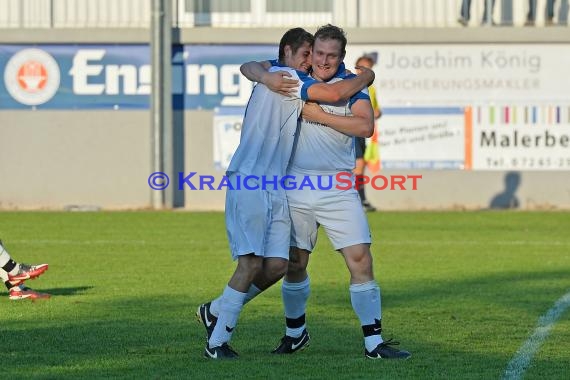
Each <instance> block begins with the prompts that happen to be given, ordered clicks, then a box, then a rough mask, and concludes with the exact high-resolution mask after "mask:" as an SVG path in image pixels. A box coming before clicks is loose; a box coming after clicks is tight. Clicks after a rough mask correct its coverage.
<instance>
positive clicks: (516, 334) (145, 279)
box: [0, 212, 570, 379]
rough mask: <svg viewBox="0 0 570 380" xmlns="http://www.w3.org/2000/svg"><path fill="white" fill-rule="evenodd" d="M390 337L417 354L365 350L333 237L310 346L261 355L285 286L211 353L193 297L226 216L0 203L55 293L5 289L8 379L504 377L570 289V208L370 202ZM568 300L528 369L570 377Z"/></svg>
mask: <svg viewBox="0 0 570 380" xmlns="http://www.w3.org/2000/svg"><path fill="white" fill-rule="evenodd" d="M369 220H370V225H371V230H372V234H373V239H374V244H373V246H372V248H373V254H374V257H375V274H376V277H377V279H378V281H379V283H380V287H381V291H382V301H383V302H382V306H383V327H384V333H383V336H384V337H385V338H390V337H394V338H395V339H396V340H399V341H400V342H401V347H403V348H405V349H407V350H409V351H411V352H412V355H413V356H412V358H411V359H410V360H408V361H404V362H400V361H384V360H377V361H371V360H365V359H364V356H363V345H362V336H361V329H360V326H359V323H358V320H357V318H356V315H355V314H354V313H353V311H352V308H351V306H350V299H349V292H348V279H349V276H348V271H347V270H346V267H345V265H344V261H343V260H342V258H341V257H340V256H339V255H338V254H337V253H335V252H334V251H333V250H332V248H331V246H330V244H329V242H328V239H327V238H326V236H325V235H324V234H321V235H320V237H319V243H318V248H317V250H316V251H315V252H314V253H313V255H312V258H311V262H310V264H309V271H310V275H311V284H312V294H311V298H310V300H309V307H308V311H307V321H308V328H309V332H310V333H311V338H312V340H311V346H310V347H309V348H307V349H306V350H305V351H302V352H300V353H298V354H295V355H291V356H286V357H282V356H274V355H271V354H269V353H268V352H269V351H270V350H271V349H272V348H274V346H275V345H276V344H277V343H278V341H279V338H280V337H281V336H282V334H283V332H284V317H283V308H282V305H281V299H280V297H281V296H280V287H279V286H275V287H273V288H271V289H269V290H268V291H267V292H266V293H264V294H263V295H261V296H260V297H258V298H257V299H256V300H254V301H253V302H252V303H251V304H249V305H247V306H246V307H245V308H244V311H243V312H242V315H241V318H240V321H239V324H238V327H237V329H236V332H235V333H234V339H233V340H232V346H233V347H234V348H235V349H236V351H238V352H239V353H240V359H239V360H238V361H235V362H211V361H207V360H206V359H203V358H202V353H203V349H204V344H205V340H204V331H203V328H202V326H201V325H200V324H198V323H197V322H196V321H195V319H194V312H195V310H196V307H197V306H198V305H199V304H200V303H202V302H205V301H208V300H210V299H212V298H213V297H215V296H217V295H218V294H219V293H220V292H221V291H222V289H223V287H224V285H225V284H226V282H227V280H228V279H229V276H230V275H231V273H232V271H233V269H234V263H233V262H232V261H231V259H230V256H229V252H228V246H227V240H226V236H225V228H224V217H223V214H221V213H186V212H130V213H129V212H125V213H118V212H117V213H115V212H113V213H106V212H103V213H32V212H22V213H12V212H3V213H0V237H2V239H3V240H4V242H5V244H6V246H7V248H8V250H9V252H10V253H11V255H12V256H13V257H14V258H15V259H16V260H21V261H24V262H31V263H40V262H48V263H49V264H50V269H49V270H48V272H47V273H46V274H44V275H43V276H42V277H40V278H39V279H37V280H34V281H28V286H31V287H33V288H34V289H37V290H40V291H45V292H49V293H51V294H52V295H53V297H52V299H50V300H47V301H37V302H31V301H29V300H24V301H9V300H8V295H7V293H6V292H2V293H0V340H1V342H2V345H3V348H4V350H3V352H4V354H3V356H4V360H3V362H2V373H3V375H4V377H6V378H26V379H28V378H52V379H77V378H82V379H89V378H139V379H158V378H160V379H166V378H183V379H188V378H191V379H199V378H204V379H206V378H208V379H215V378H219V379H225V378H256V379H257V378H259V379H279V378H282V379H293V378H303V379H322V378H330V379H341V378H342V379H344V378H346V379H369V378H385V379H396V378H397V379H408V378H409V379H425V378H434V379H500V378H501V377H502V376H503V375H504V373H505V369H506V368H507V365H508V363H509V362H510V360H511V359H512V358H513V356H514V355H515V353H516V352H517V350H518V349H519V348H520V347H521V346H522V345H523V344H524V342H525V341H526V340H527V339H528V338H529V337H530V336H531V335H532V333H533V331H534V329H535V327H536V325H537V323H538V320H539V318H540V317H541V316H542V315H544V314H545V313H546V312H547V311H548V310H549V309H550V308H552V307H553V305H554V303H555V302H556V301H557V300H558V299H560V297H562V296H563V295H565V294H567V293H568V292H569V291H570V214H569V213H562V212H561V213H540V212H534V213H525V212H469V213H444V212H422V213H411V212H409V213H408V212H406V213H388V212H386V213H384V212H381V213H373V214H369ZM569 373H570V311H569V310H566V311H565V312H564V313H563V314H562V315H561V318H560V319H559V320H558V321H557V323H556V324H555V325H554V326H553V328H552V330H551V331H550V334H549V335H548V337H547V338H546V340H544V342H543V344H542V345H541V346H540V348H539V349H538V351H537V352H536V355H535V356H534V357H533V358H532V361H531V362H530V367H529V368H528V369H526V370H525V371H524V378H525V379H567V378H568V374H569Z"/></svg>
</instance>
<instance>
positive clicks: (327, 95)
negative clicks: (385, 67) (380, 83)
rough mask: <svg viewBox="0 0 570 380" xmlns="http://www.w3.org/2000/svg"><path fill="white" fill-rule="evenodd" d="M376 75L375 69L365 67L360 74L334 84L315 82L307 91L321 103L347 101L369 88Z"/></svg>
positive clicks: (310, 96) (312, 98)
mask: <svg viewBox="0 0 570 380" xmlns="http://www.w3.org/2000/svg"><path fill="white" fill-rule="evenodd" d="M374 77H375V75H374V71H372V70H370V69H363V70H362V72H361V74H359V75H355V76H351V77H350V78H349V79H344V80H341V81H338V82H335V83H332V84H328V83H315V84H313V85H312V86H311V87H309V89H308V91H307V93H308V98H309V100H314V101H316V102H321V103H337V102H340V101H346V100H348V99H350V97H351V96H353V95H354V94H356V93H357V92H359V91H360V90H363V89H365V88H367V87H368V84H369V83H372V82H373V81H374Z"/></svg>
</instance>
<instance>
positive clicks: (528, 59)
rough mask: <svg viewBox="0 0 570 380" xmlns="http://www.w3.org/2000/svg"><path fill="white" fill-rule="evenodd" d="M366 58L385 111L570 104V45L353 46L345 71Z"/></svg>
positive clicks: (347, 55)
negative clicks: (391, 108)
mask: <svg viewBox="0 0 570 380" xmlns="http://www.w3.org/2000/svg"><path fill="white" fill-rule="evenodd" d="M365 53H366V54H373V55H376V56H377V57H378V60H377V64H376V66H375V67H374V70H375V72H376V81H375V84H376V87H377V89H378V98H379V100H380V104H383V105H384V106H401V105H413V106H418V105H429V106H432V105H446V106H465V105H472V104H474V103H475V104H485V103H486V104H489V103H492V102H517V103H521V102H523V103H528V102H560V101H562V102H569V101H570V91H569V89H570V44H461V45H459V44H429V45H423V44H422V45H411V44H410V45H352V46H351V45H350V43H349V44H348V46H347V54H346V58H345V62H346V65H347V67H348V68H351V67H353V66H354V64H355V62H356V59H357V58H358V57H359V56H361V55H362V54H365Z"/></svg>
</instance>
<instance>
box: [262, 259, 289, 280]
mask: <svg viewBox="0 0 570 380" xmlns="http://www.w3.org/2000/svg"><path fill="white" fill-rule="evenodd" d="M287 267H288V264H287V260H282V259H274V260H271V262H269V263H268V265H267V268H266V269H265V272H266V273H265V274H266V276H267V277H269V278H270V279H271V280H272V281H278V280H280V279H281V278H282V277H283V276H285V273H287Z"/></svg>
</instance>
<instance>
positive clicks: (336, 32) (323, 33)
mask: <svg viewBox="0 0 570 380" xmlns="http://www.w3.org/2000/svg"><path fill="white" fill-rule="evenodd" d="M317 39H320V40H337V41H340V47H341V50H342V55H343V56H344V55H345V54H346V50H345V49H346V33H345V32H344V30H342V29H341V28H339V27H338V26H334V25H331V24H327V25H324V26H321V27H320V28H319V29H318V30H317V33H315V40H317Z"/></svg>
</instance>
